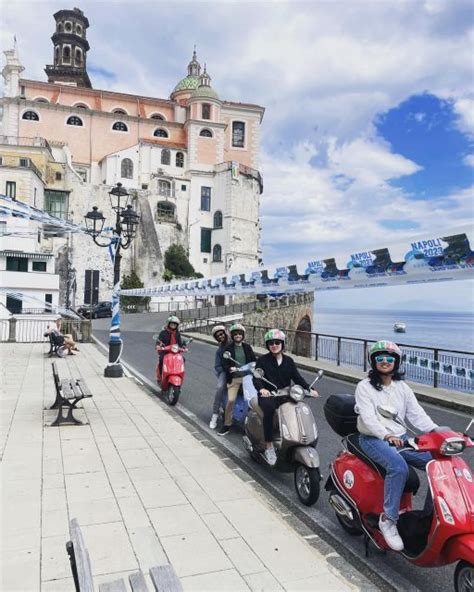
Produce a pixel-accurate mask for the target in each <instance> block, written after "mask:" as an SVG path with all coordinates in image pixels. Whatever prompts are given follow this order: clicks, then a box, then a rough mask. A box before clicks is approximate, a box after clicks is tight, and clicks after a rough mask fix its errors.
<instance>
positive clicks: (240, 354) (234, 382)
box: [217, 323, 257, 436]
mask: <svg viewBox="0 0 474 592" xmlns="http://www.w3.org/2000/svg"><path fill="white" fill-rule="evenodd" d="M230 338H231V343H230V344H229V345H228V346H227V347H226V348H225V350H224V351H225V352H229V353H230V358H228V359H226V358H225V357H224V356H223V360H222V362H223V364H222V365H223V368H224V369H225V371H226V377H227V405H226V407H225V418H224V425H223V426H222V427H221V428H220V430H218V432H217V435H218V436H226V435H227V434H228V433H229V431H230V428H231V427H232V413H233V410H234V404H235V400H236V398H237V395H238V393H239V389H240V387H241V386H242V380H243V376H240V375H239V368H238V367H237V366H235V365H234V364H235V363H234V362H233V361H232V360H235V361H236V362H237V363H238V364H239V366H244V365H245V364H248V363H249V362H255V361H256V359H257V358H256V357H255V354H254V351H253V349H252V348H251V347H250V345H249V344H248V343H245V342H244V338H245V327H244V326H243V325H241V324H240V323H235V324H234V325H232V326H231V328H230Z"/></svg>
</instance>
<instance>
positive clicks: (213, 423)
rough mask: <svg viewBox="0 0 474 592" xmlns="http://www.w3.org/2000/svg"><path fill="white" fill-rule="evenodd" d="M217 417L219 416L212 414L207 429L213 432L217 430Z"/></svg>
mask: <svg viewBox="0 0 474 592" xmlns="http://www.w3.org/2000/svg"><path fill="white" fill-rule="evenodd" d="M218 417H219V416H218V415H217V413H213V414H212V417H211V421H210V422H209V427H210V428H211V430H215V429H216V428H217V419H218Z"/></svg>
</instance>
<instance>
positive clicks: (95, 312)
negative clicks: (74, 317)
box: [77, 301, 112, 319]
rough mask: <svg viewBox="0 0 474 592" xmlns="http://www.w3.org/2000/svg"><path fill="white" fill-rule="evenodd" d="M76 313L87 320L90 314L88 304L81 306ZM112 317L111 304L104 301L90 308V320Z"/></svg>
mask: <svg viewBox="0 0 474 592" xmlns="http://www.w3.org/2000/svg"><path fill="white" fill-rule="evenodd" d="M77 312H78V313H79V314H80V315H82V316H83V317H86V318H89V316H90V314H91V307H90V305H89V304H83V305H82V306H79V307H78V309H77ZM111 316H112V302H110V301H104V302H98V303H97V304H94V305H93V306H92V318H93V319H100V318H102V317H111Z"/></svg>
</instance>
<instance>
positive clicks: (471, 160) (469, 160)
mask: <svg viewBox="0 0 474 592" xmlns="http://www.w3.org/2000/svg"><path fill="white" fill-rule="evenodd" d="M463 162H464V164H466V165H467V166H470V167H474V153H473V154H468V155H467V156H465V157H464V158H463Z"/></svg>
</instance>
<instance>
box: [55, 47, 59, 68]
mask: <svg viewBox="0 0 474 592" xmlns="http://www.w3.org/2000/svg"><path fill="white" fill-rule="evenodd" d="M58 62H59V45H56V47H55V48H54V63H55V64H57V63H58Z"/></svg>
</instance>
